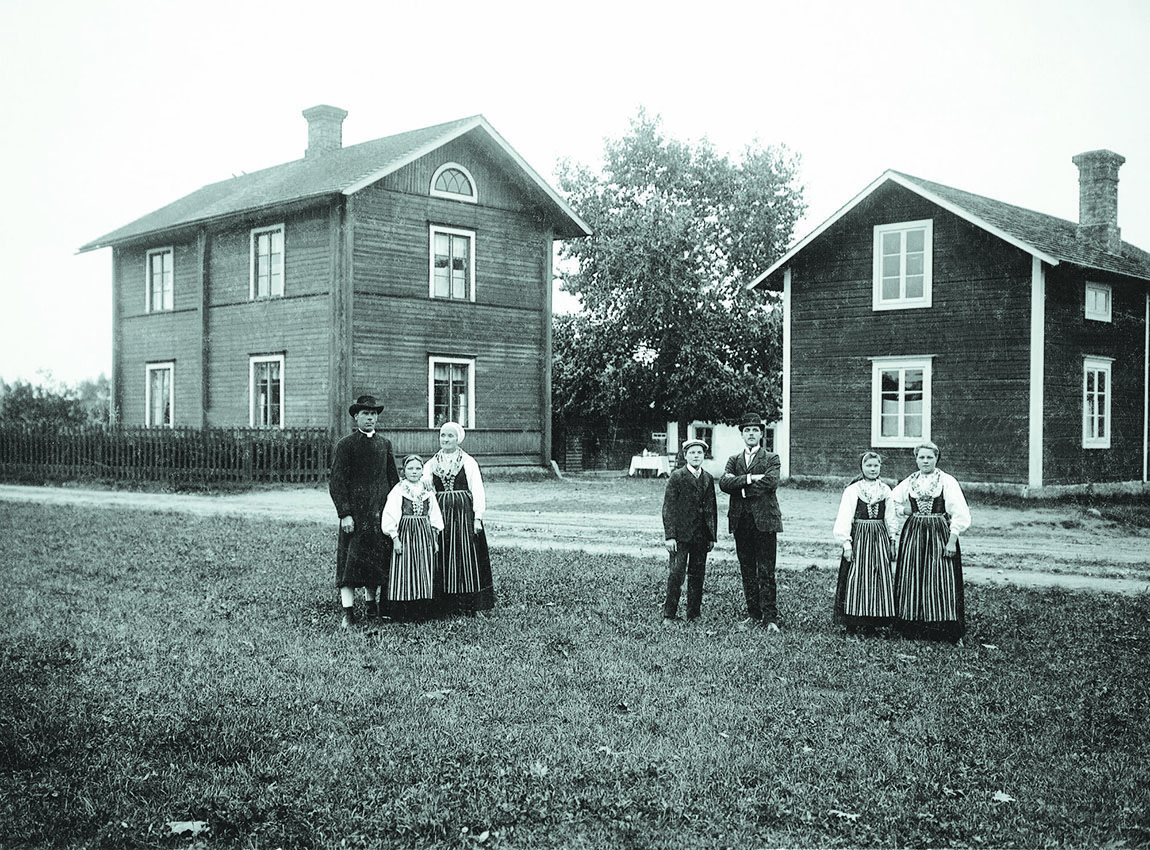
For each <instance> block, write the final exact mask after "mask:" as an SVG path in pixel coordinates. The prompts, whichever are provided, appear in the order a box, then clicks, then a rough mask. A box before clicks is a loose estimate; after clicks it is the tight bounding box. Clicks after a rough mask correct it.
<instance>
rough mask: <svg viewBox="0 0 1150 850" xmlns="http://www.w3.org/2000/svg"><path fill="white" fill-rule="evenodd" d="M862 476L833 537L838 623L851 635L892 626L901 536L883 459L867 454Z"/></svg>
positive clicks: (847, 493) (846, 495)
mask: <svg viewBox="0 0 1150 850" xmlns="http://www.w3.org/2000/svg"><path fill="white" fill-rule="evenodd" d="M859 466H860V468H861V470H862V475H860V476H858V477H857V478H855V479H854V480H853V481H851V483H850V484H848V485H847V488H846V489H845V490H843V497H842V501H841V502H840V503H839V512H838V515H837V516H836V517H835V524H834V531H833V533H834V536H835V539H836V540H838V541H839V542H840V543H842V547H843V554H842V558H841V560H840V561H839V580H838V587H837V588H836V590H835V607H834V621H835V623H836V624H837V625H840V626H846V630H847V634H848V635H853V634H855V633H857V632H858V631H860V630H863V631H864V632H869V631H870V630H872V629H874V628H875V627H877V626H887V625H890V624H891V623H892V622H893V621H894V574H893V570H892V568H891V553H892V551H893V546H894V536H895V534H896V533H897V532H898V519H897V518H896V516H895V509H894V502H893V500H892V494H891V489H890V487H888V486H887V485H886V484H885V483H883V481H882V479H881V478H879V473H881V472H882V457H881V456H880V455H879V454H878V453H877V452H863V454H862V457H861V458H860V459H859Z"/></svg>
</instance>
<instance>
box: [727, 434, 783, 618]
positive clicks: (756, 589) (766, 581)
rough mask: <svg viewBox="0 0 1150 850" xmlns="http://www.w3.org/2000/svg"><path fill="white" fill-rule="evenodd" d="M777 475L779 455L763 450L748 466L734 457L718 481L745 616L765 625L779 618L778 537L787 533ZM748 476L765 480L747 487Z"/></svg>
mask: <svg viewBox="0 0 1150 850" xmlns="http://www.w3.org/2000/svg"><path fill="white" fill-rule="evenodd" d="M779 470H780V463H779V456H778V455H777V454H774V453H773V452H769V451H767V450H766V449H764V448H762V447H761V446H760V447H759V448H758V450H757V451H756V452H755V455H754V457H753V458H752V460H751V464H750V466H749V467H748V466H747V462H746V457H745V452H739V453H738V454H736V455H731V457H730V458H728V459H727V466H726V468H725V469H724V470H723V477H722V478H720V479H719V489H720V490H722V491H723V492H724V493H728V494H729V495H730V497H731V505H730V508H729V509H728V510H727V521H728V523H729V526H730V530H731V533H732V534H734V535H735V554H736V555H737V556H738V558H739V570H740V572H741V573H742V574H743V593H744V595H745V596H746V599H747V614H748V615H749V616H750V617H751V619H754V620H761V621H762V622H763V624H764V625H766V624H768V623H778V619H779V611H778V605H777V602H776V591H775V558H776V547H777V544H778V540H777V535H778V533H779V532H780V531H782V530H783V515H782V512H781V511H780V510H779V500H778V498H776V496H775V491H776V490H777V489H778V486H779ZM748 475H762V476H763V478H762V480H760V481H756V482H755V483H754V484H748V483H747V476H748Z"/></svg>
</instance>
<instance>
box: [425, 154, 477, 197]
mask: <svg viewBox="0 0 1150 850" xmlns="http://www.w3.org/2000/svg"><path fill="white" fill-rule="evenodd" d="M431 194H432V195H433V196H434V197H436V198H451V199H452V200H455V201H467V202H468V203H472V204H474V203H476V202H478V200H479V196H478V194H477V193H476V191H475V180H474V179H472V177H471V172H469V171H468V170H467V169H466V168H464V167H463V166H462V165H460V164H459V163H457V162H448V163H446V164H444V165H441V166H439V168H437V169H436V170H435V174H433V175H432V176H431Z"/></svg>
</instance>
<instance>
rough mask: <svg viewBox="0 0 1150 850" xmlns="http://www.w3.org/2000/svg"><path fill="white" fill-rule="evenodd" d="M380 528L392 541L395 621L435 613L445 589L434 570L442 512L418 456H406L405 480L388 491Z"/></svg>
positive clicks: (390, 609)
mask: <svg viewBox="0 0 1150 850" xmlns="http://www.w3.org/2000/svg"><path fill="white" fill-rule="evenodd" d="M380 527H381V528H382V529H383V533H384V534H386V535H388V536H389V537H390V538H391V539H392V553H393V554H392V559H391V570H390V573H389V575H388V582H387V587H386V598H387V609H386V611H387V613H388V614H389V615H390V616H391V617H392V618H393V619H396V620H419V619H424V618H426V617H429V616H431V615H432V614H433V613H434V607H433V606H434V603H433V600H434V599H435V597H436V596H437V595H441V594H442V592H443V580H442V577H441V576H440V575H438V574H437V572H436V569H435V566H436V564H435V560H436V558H435V555H436V552H437V551H438V550H439V540H438V539H437V538H438V535H439V532H441V531H442V530H443V515H442V514H440V512H439V503H438V501H437V500H436V498H435V492H434V491H433V490H432V489H431V488H430V487H429V486H428V485H427V483H426V482H425V481H424V480H423V458H421V457H420V456H419V455H408V456H407V457H405V458H404V459H403V480H402V481H400V482H399V483H398V484H396V485H395V487H394V488H392V491H391V492H390V493H389V494H388V495H387V504H385V505H384V508H383V515H382V518H381V520H380Z"/></svg>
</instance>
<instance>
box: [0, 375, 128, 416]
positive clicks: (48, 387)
mask: <svg viewBox="0 0 1150 850" xmlns="http://www.w3.org/2000/svg"><path fill="white" fill-rule="evenodd" d="M45 377H46V382H45V383H41V384H32V383H30V382H28V381H22V380H17V381H15V382H13V383H11V384H9V383H7V382H5V381H0V423H4V424H10V425H14V424H21V425H54V426H58V425H94V424H104V423H107V422H108V421H109V419H110V418H111V416H110V399H111V382H110V381H109V380H108V378H107V377H106V376H104V375H100V377H99V378H97V379H96V380H94V381H92V380H86V381H81V382H80V383H79V384H78V385H76V386H75V387H71V386H68V385H67V384H63V383H57V382H54V381H52V380H51V376H50V375H46V376H45Z"/></svg>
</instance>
